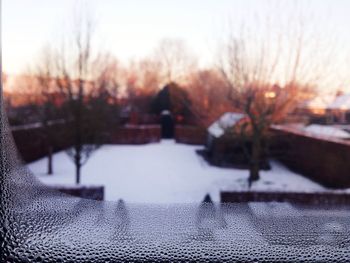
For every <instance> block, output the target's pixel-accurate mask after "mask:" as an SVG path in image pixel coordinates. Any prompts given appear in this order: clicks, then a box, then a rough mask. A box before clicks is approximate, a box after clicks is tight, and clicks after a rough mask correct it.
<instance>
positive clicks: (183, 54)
mask: <svg viewBox="0 0 350 263" xmlns="http://www.w3.org/2000/svg"><path fill="white" fill-rule="evenodd" d="M154 57H155V59H156V61H157V62H158V63H159V69H160V72H161V74H162V79H163V82H164V83H163V84H166V83H171V82H181V81H183V80H184V78H185V77H186V75H187V74H188V73H189V72H190V71H192V70H193V69H194V68H196V65H197V59H196V58H195V57H194V56H193V54H192V53H191V52H190V51H189V49H188V47H187V46H186V45H185V43H184V42H183V41H181V40H179V39H163V40H162V41H161V42H160V43H159V46H158V47H157V48H156V50H155V52H154Z"/></svg>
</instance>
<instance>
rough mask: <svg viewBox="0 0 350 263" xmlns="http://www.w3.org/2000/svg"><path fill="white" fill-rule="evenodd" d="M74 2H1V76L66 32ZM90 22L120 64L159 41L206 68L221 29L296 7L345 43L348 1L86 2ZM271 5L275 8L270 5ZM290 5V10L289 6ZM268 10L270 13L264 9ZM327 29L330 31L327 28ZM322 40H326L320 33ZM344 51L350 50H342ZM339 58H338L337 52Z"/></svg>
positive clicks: (20, 67) (348, 32) (100, 43)
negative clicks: (177, 42)
mask: <svg viewBox="0 0 350 263" xmlns="http://www.w3.org/2000/svg"><path fill="white" fill-rule="evenodd" d="M75 2H76V1H74V0H60V1H57V0H3V1H2V5H3V6H2V16H1V17H2V54H3V68H4V72H6V73H10V74H15V73H21V72H23V71H24V70H25V69H26V68H27V67H28V65H30V64H33V61H35V59H36V58H37V57H38V56H39V54H40V50H41V49H42V47H43V46H44V45H45V44H47V43H59V42H60V39H61V38H62V36H63V35H65V34H67V32H69V21H72V17H73V10H74V7H75V6H76V3H75ZM85 2H86V3H87V5H88V6H89V9H90V12H91V13H92V15H93V17H94V20H95V21H96V31H95V36H96V39H97V46H98V47H99V48H100V49H101V50H108V51H110V52H111V53H112V54H114V55H115V56H116V57H117V58H118V59H120V60H121V61H124V62H126V61H128V60H130V59H137V58H141V57H145V56H147V55H149V54H150V53H151V52H152V51H153V50H154V48H155V47H156V46H157V44H158V43H159V41H160V40H161V39H164V38H176V39H181V40H183V41H184V42H185V43H186V44H187V46H188V47H189V48H190V50H191V51H193V53H194V54H195V55H196V56H198V58H199V62H200V64H201V65H209V64H210V63H211V62H212V60H213V59H212V58H213V56H214V55H215V52H216V49H217V46H218V42H219V41H220V38H221V37H222V35H223V34H225V27H226V26H227V25H228V24H229V23H235V21H238V20H239V19H241V20H242V19H243V20H244V19H245V18H246V17H248V16H250V17H253V16H254V15H256V14H258V15H261V16H264V14H266V15H270V16H271V15H272V16H273V15H275V14H278V15H280V16H282V17H283V16H288V15H290V12H292V11H291V10H294V9H293V8H291V6H294V5H297V6H298V8H299V9H300V10H303V12H304V14H305V15H306V16H307V17H312V18H315V19H314V21H317V22H316V23H315V26H316V27H318V30H320V31H326V30H329V34H332V35H334V34H336V35H337V36H340V39H341V40H340V41H342V42H343V44H344V43H346V44H348V43H350V41H349V40H350V29H349V26H348V25H349V24H350V16H349V11H350V1H347V0H304V1H294V0H280V1H274V0H246V1H243V0H147V1H145V0H128V1H125V0H86V1H85ZM276 3H277V4H276ZM295 3H296V4H295ZM271 6H274V9H273V11H271V10H272V9H271V8H270V7H271ZM330 24H331V25H332V26H330ZM324 33H325V34H324V35H326V36H327V35H328V34H327V32H324ZM348 46H350V45H348ZM339 52H341V51H340V50H339Z"/></svg>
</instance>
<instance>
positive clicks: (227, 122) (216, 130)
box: [208, 112, 245, 138]
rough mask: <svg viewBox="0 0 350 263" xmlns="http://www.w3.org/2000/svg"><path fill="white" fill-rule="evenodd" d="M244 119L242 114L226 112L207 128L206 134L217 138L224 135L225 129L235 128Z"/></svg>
mask: <svg viewBox="0 0 350 263" xmlns="http://www.w3.org/2000/svg"><path fill="white" fill-rule="evenodd" d="M244 117H245V115H244V114H242V113H236V112H226V113H224V114H223V115H222V116H221V117H220V118H219V119H217V120H216V121H215V122H213V123H212V124H211V125H210V126H209V128H208V132H209V134H211V135H212V136H214V137H216V138H218V137H220V136H222V135H223V134H224V133H225V130H226V129H228V128H231V127H233V126H235V125H236V123H237V122H238V121H240V120H241V119H243V118H244Z"/></svg>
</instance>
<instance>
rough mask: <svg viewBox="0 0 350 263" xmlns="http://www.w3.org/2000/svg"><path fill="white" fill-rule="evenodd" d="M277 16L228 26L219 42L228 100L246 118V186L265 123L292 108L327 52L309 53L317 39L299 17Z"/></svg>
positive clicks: (254, 172) (255, 167) (255, 173)
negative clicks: (227, 32)
mask: <svg viewBox="0 0 350 263" xmlns="http://www.w3.org/2000/svg"><path fill="white" fill-rule="evenodd" d="M277 18H278V17H275V18H274V19H275V20H271V19H263V20H261V21H259V22H258V23H257V24H254V25H255V27H252V28H249V27H248V26H246V25H244V24H243V26H241V27H240V28H237V29H236V30H233V29H232V28H231V29H230V32H229V34H228V38H227V40H226V43H225V44H224V45H223V46H221V50H222V52H221V55H220V59H219V70H220V71H221V73H222V76H223V77H224V78H225V80H226V82H227V84H228V85H229V86H230V93H229V99H230V100H231V103H232V105H233V107H235V108H237V109H239V110H240V111H242V112H244V113H245V114H246V115H247V118H248V120H249V122H248V123H247V124H245V125H242V129H243V131H242V134H243V135H245V136H249V137H250V138H251V145H252V146H251V151H250V156H249V157H250V175H249V185H251V184H252V182H254V181H256V180H258V179H259V167H260V161H261V158H262V154H263V152H264V150H265V149H264V143H263V142H264V140H266V135H267V131H268V128H269V126H270V124H272V123H275V122H278V121H281V120H282V119H283V118H285V116H286V114H287V113H288V112H289V111H290V110H291V109H293V107H294V105H295V103H296V101H298V98H299V91H300V86H301V85H302V86H307V85H311V83H312V84H315V83H317V81H318V80H320V77H321V76H322V74H326V71H324V68H323V69H322V71H321V67H322V66H323V63H322V61H323V59H324V58H325V56H324V54H329V52H328V53H323V56H322V57H319V58H317V57H311V56H310V54H311V53H310V51H311V50H312V49H315V48H317V47H318V46H317V41H311V39H312V38H311V35H310V32H309V31H308V30H307V27H306V25H305V23H304V22H303V19H302V18H301V17H298V19H297V20H294V21H293V22H292V20H288V19H287V20H286V21H282V20H278V19H277ZM284 22H285V23H284ZM316 39H317V38H316ZM310 44H314V45H310ZM315 44H316V45H315ZM320 58H321V59H320Z"/></svg>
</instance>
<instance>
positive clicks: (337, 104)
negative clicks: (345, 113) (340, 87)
mask: <svg viewBox="0 0 350 263" xmlns="http://www.w3.org/2000/svg"><path fill="white" fill-rule="evenodd" d="M327 109H330V110H350V93H348V94H344V95H341V96H338V97H336V98H335V100H334V101H333V102H332V103H330V104H329V105H328V107H327Z"/></svg>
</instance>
